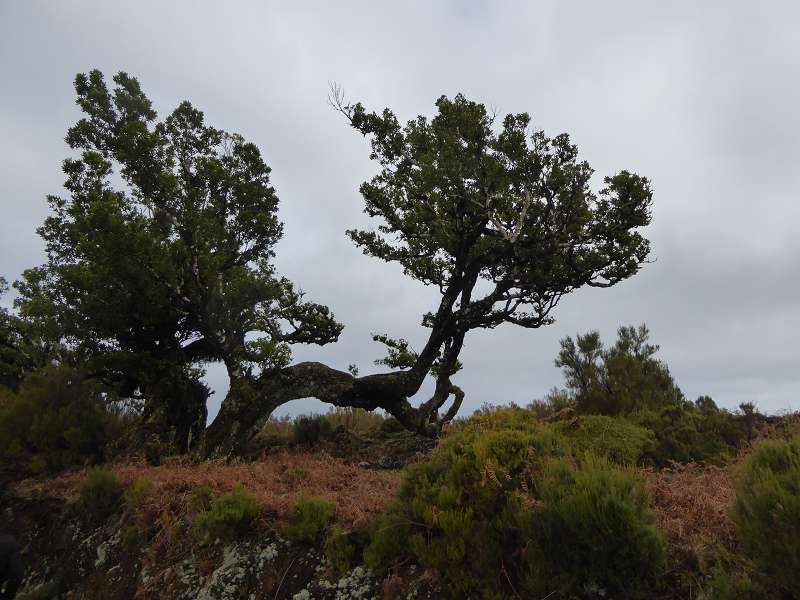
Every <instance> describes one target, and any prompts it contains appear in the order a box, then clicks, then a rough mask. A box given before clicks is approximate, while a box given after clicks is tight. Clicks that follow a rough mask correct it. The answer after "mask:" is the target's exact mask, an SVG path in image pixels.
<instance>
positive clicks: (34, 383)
mask: <svg viewBox="0 0 800 600" xmlns="http://www.w3.org/2000/svg"><path fill="white" fill-rule="evenodd" d="M107 425H108V414H107V412H106V410H105V407H104V403H103V396H102V390H101V389H100V388H99V386H97V385H96V384H94V383H92V382H89V381H86V380H85V379H83V378H82V377H81V376H80V374H79V373H78V372H77V371H75V370H73V369H70V368H68V367H46V368H43V369H39V370H38V371H33V372H31V373H29V374H28V375H27V376H26V377H25V379H24V380H23V381H22V383H21V385H20V387H19V389H18V390H17V391H16V392H12V391H11V390H9V389H7V388H2V387H0V462H3V463H6V464H8V465H12V466H14V467H15V468H17V469H19V468H21V469H22V470H23V471H25V472H26V473H32V474H39V473H43V472H53V471H58V470H61V469H64V468H67V467H73V466H84V465H87V464H93V463H98V462H101V461H102V459H103V449H104V447H105V444H106V428H107Z"/></svg>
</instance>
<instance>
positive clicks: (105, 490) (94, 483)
mask: <svg viewBox="0 0 800 600" xmlns="http://www.w3.org/2000/svg"><path fill="white" fill-rule="evenodd" d="M121 500H122V484H120V482H119V479H118V478H117V476H116V475H115V474H114V472H113V471H110V470H109V469H103V468H101V467H95V468H93V469H89V471H88V473H87V475H86V479H85V481H84V482H83V484H82V485H81V489H80V499H79V500H78V504H79V506H80V508H81V510H83V511H84V513H86V514H87V515H88V516H89V518H91V519H99V520H102V519H105V518H106V517H108V516H109V515H110V514H112V513H113V512H114V511H116V510H117V508H119V505H120V501H121Z"/></svg>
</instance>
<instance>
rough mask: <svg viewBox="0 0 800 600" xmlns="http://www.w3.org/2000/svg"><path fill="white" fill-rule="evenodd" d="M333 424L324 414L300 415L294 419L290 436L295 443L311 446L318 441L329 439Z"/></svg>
mask: <svg viewBox="0 0 800 600" xmlns="http://www.w3.org/2000/svg"><path fill="white" fill-rule="evenodd" d="M332 434H333V426H332V425H331V422H330V421H329V420H328V419H327V418H326V417H325V416H324V415H310V416H301V417H298V418H297V419H295V421H294V424H293V428H292V438H293V440H294V443H295V444H298V445H301V446H313V445H315V444H318V443H319V442H320V441H322V440H325V439H330V437H331V435H332Z"/></svg>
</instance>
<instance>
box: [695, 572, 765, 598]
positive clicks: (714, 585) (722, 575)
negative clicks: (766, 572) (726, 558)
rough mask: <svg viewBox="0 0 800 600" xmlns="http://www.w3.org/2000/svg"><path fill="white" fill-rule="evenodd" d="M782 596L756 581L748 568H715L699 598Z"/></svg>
mask: <svg viewBox="0 0 800 600" xmlns="http://www.w3.org/2000/svg"><path fill="white" fill-rule="evenodd" d="M772 598H775V599H778V598H780V596H779V593H777V592H776V590H775V589H774V588H773V589H769V588H767V587H765V586H764V585H761V584H760V583H758V582H757V581H754V580H753V578H752V576H751V573H749V572H748V571H747V570H742V569H734V568H724V567H722V566H720V567H717V568H715V569H714V570H713V571H712V573H711V576H710V577H709V580H708V581H707V582H706V583H705V584H704V585H703V589H702V591H701V592H700V594H699V595H698V596H697V600H768V599H772Z"/></svg>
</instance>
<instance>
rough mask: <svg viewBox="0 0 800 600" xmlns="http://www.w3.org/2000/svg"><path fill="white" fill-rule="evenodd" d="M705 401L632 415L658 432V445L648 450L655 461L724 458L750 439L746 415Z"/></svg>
mask: <svg viewBox="0 0 800 600" xmlns="http://www.w3.org/2000/svg"><path fill="white" fill-rule="evenodd" d="M709 400H710V399H709ZM701 404H702V406H703V408H698V407H697V406H696V405H694V404H692V403H690V402H681V403H679V404H677V405H675V406H666V407H663V408H661V409H643V410H640V411H636V412H634V413H632V414H630V415H628V419H629V420H631V421H632V422H634V423H636V424H637V425H640V426H642V427H646V428H648V429H650V430H651V431H652V432H653V433H654V434H655V437H656V443H655V446H654V447H653V448H652V450H651V451H650V452H649V453H648V454H647V458H648V459H649V460H650V461H651V462H652V463H654V464H655V465H657V466H662V465H665V464H666V463H668V462H669V461H677V462H689V461H698V462H700V461H710V462H723V461H725V460H727V459H730V458H733V457H734V456H735V455H736V451H737V448H738V446H739V445H741V444H742V443H744V442H746V441H747V429H746V427H745V423H744V421H743V418H742V416H740V415H735V414H733V413H731V412H729V411H727V410H722V409H717V408H716V407H715V406H714V407H711V406H710V405H709V404H707V403H701Z"/></svg>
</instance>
